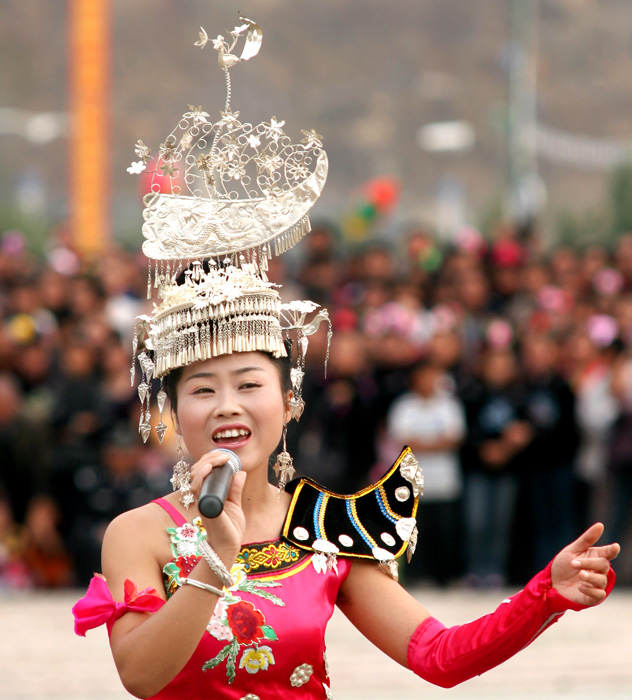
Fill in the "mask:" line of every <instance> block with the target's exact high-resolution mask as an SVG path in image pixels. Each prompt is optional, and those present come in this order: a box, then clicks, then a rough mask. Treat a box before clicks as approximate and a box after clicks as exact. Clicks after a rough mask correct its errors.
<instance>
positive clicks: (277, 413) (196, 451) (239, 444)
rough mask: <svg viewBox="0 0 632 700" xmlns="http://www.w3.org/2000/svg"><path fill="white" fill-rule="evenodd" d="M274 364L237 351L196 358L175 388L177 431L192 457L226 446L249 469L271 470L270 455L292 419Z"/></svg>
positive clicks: (286, 397) (195, 457)
mask: <svg viewBox="0 0 632 700" xmlns="http://www.w3.org/2000/svg"><path fill="white" fill-rule="evenodd" d="M289 398H290V395H289V394H284V393H283V390H282V388H281V378H280V374H279V371H278V369H277V367H276V366H275V364H274V362H273V361H272V360H271V359H270V358H269V357H267V356H266V355H264V354H263V353H259V352H244V353H242V352H239V353H233V354H231V355H223V356H221V357H215V358H212V359H210V360H205V361H202V362H196V363H194V364H192V365H189V366H188V367H185V368H184V370H183V371H182V376H181V377H180V379H179V381H178V386H177V414H176V418H177V426H178V427H177V432H178V434H179V435H181V436H182V439H183V440H184V442H185V444H186V446H187V449H188V450H189V452H190V453H191V456H192V457H193V458H194V459H195V460H198V459H199V458H200V457H201V456H202V455H203V454H205V453H206V452H210V451H211V450H214V449H216V448H218V447H226V448H228V449H229V450H232V451H233V452H236V453H237V455H238V456H239V458H240V459H241V462H242V468H243V469H244V470H245V471H251V470H253V469H255V468H257V467H261V468H265V469H266V470H267V465H268V458H269V457H270V455H271V454H272V452H273V451H274V450H275V448H276V446H277V445H278V443H279V440H280V438H281V433H282V430H283V425H284V423H286V422H287V421H288V420H289V418H290V413H289V406H288V403H287V402H288V399H289Z"/></svg>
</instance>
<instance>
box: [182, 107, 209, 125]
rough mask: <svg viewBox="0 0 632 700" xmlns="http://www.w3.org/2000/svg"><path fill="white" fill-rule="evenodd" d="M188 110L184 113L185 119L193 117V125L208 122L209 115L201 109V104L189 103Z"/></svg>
mask: <svg viewBox="0 0 632 700" xmlns="http://www.w3.org/2000/svg"><path fill="white" fill-rule="evenodd" d="M189 110H190V111H189V112H185V113H184V115H183V116H184V118H185V119H193V123H194V124H195V125H198V124H206V123H207V122H208V117H209V116H210V115H209V113H208V112H205V111H204V110H203V109H202V105H198V106H197V107H196V106H195V105H189Z"/></svg>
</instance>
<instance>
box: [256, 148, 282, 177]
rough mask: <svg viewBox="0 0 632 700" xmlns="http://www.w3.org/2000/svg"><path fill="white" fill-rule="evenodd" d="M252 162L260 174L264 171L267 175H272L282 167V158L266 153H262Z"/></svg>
mask: <svg viewBox="0 0 632 700" xmlns="http://www.w3.org/2000/svg"><path fill="white" fill-rule="evenodd" d="M254 160H255V163H256V164H257V169H258V170H259V172H260V173H261V172H263V171H264V170H267V171H268V172H269V173H274V172H276V171H277V170H279V169H280V168H282V167H283V158H281V156H279V155H277V154H275V153H268V152H267V151H263V153H261V155H259V156H257V157H256V158H255V159H254Z"/></svg>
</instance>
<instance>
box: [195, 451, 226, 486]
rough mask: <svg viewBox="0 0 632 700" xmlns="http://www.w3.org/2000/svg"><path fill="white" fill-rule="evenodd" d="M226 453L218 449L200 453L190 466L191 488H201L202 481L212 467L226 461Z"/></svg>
mask: <svg viewBox="0 0 632 700" xmlns="http://www.w3.org/2000/svg"><path fill="white" fill-rule="evenodd" d="M228 457H229V456H228V455H227V454H226V453H225V452H220V451H219V450H212V451H211V452H207V453H206V454H204V455H202V457H200V459H199V460H198V461H197V462H196V463H195V464H194V465H193V466H192V467H191V486H192V487H193V490H194V491H195V490H197V489H198V488H201V486H202V482H203V481H204V479H206V477H207V476H208V475H209V474H210V473H211V472H212V471H213V468H214V467H221V466H222V464H226V462H227V461H228Z"/></svg>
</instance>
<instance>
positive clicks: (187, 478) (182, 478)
mask: <svg viewBox="0 0 632 700" xmlns="http://www.w3.org/2000/svg"><path fill="white" fill-rule="evenodd" d="M178 451H179V452H181V450H180V449H179V448H178ZM171 485H172V486H173V490H174V491H180V503H182V505H183V506H184V507H185V508H186V509H187V510H188V509H189V506H190V505H191V504H192V503H193V502H194V501H195V498H194V497H193V494H192V493H191V467H190V465H189V463H188V462H185V461H184V459H183V458H182V457H180V459H179V460H178V461H177V462H176V463H175V465H174V467H173V476H172V477H171Z"/></svg>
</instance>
